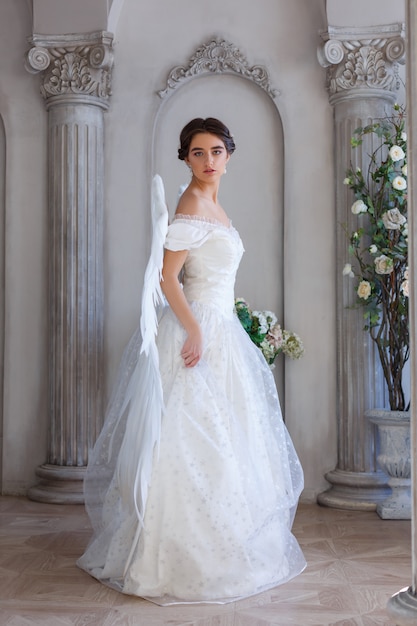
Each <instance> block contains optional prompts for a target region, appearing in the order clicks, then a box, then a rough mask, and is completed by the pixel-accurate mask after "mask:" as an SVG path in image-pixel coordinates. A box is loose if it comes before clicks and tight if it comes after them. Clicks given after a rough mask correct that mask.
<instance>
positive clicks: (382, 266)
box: [374, 254, 394, 274]
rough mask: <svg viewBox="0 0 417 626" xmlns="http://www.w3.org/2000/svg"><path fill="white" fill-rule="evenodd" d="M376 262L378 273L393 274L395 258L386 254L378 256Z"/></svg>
mask: <svg viewBox="0 0 417 626" xmlns="http://www.w3.org/2000/svg"><path fill="white" fill-rule="evenodd" d="M374 264H375V271H376V273H377V274H391V272H392V270H393V269H394V263H393V260H392V259H390V258H389V257H388V256H386V255H385V254H381V256H377V257H376V259H374Z"/></svg>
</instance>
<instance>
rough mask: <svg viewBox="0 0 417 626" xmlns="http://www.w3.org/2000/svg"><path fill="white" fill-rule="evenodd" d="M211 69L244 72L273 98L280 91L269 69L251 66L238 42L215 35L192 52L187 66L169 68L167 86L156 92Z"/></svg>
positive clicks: (162, 93) (167, 90)
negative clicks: (273, 85) (238, 46)
mask: <svg viewBox="0 0 417 626" xmlns="http://www.w3.org/2000/svg"><path fill="white" fill-rule="evenodd" d="M210 73H214V74H238V75H239V76H243V77H244V78H247V79H249V80H251V81H253V82H254V83H256V84H257V85H258V86H259V87H261V88H262V89H264V90H265V91H266V93H267V94H268V95H269V96H270V97H271V98H275V97H276V96H277V95H278V93H279V92H277V91H276V90H275V89H273V88H272V87H271V82H270V78H269V73H268V70H267V69H266V68H265V67H264V66H262V65H253V66H250V65H249V63H248V61H247V59H246V57H245V55H244V54H243V53H242V52H241V51H240V50H239V48H237V46H235V45H234V44H233V43H231V42H229V41H226V40H224V39H220V38H218V37H215V38H213V39H211V40H210V41H209V42H208V43H207V44H203V45H202V46H200V47H199V48H198V49H197V50H196V51H195V52H194V54H193V55H192V57H191V58H190V61H189V63H188V66H187V67H185V66H183V65H177V66H176V67H174V68H173V69H172V70H171V71H170V73H169V76H168V79H167V83H166V87H165V89H162V90H161V91H158V95H159V96H160V97H161V98H165V97H166V96H168V95H170V94H171V93H172V92H173V91H174V90H175V89H177V88H178V87H180V86H181V85H182V84H183V83H185V82H187V81H189V80H191V79H192V78H195V77H197V76H201V75H204V74H210Z"/></svg>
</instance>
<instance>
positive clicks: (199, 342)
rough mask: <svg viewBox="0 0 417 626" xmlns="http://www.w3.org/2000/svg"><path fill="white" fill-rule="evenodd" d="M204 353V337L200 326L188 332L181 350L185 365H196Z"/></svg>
mask: <svg viewBox="0 0 417 626" xmlns="http://www.w3.org/2000/svg"><path fill="white" fill-rule="evenodd" d="M202 353H203V338H202V336H201V331H200V329H199V328H197V329H196V330H194V331H192V332H190V333H188V336H187V339H186V340H185V343H184V345H183V347H182V350H181V356H182V358H183V360H184V365H185V367H195V366H196V365H197V363H198V362H199V360H200V359H201V355H202Z"/></svg>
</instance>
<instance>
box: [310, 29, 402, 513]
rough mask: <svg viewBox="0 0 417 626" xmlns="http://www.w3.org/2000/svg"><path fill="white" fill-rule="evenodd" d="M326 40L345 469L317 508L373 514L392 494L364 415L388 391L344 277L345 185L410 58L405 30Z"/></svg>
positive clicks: (354, 32)
mask: <svg viewBox="0 0 417 626" xmlns="http://www.w3.org/2000/svg"><path fill="white" fill-rule="evenodd" d="M323 40H324V43H323V45H322V46H321V48H320V50H319V61H320V63H321V64H322V65H323V66H324V67H327V87H328V91H329V100H330V103H331V104H332V105H333V107H334V136H335V146H334V149H335V165H336V168H335V176H336V181H335V182H336V224H337V233H336V264H335V271H336V276H335V285H336V319H337V385H338V394H337V395H338V407H337V411H338V412H337V420H338V465H337V467H336V469H335V470H334V471H331V472H329V473H328V474H326V479H327V480H328V481H329V482H330V484H331V485H332V486H331V488H330V489H329V490H328V491H326V492H324V493H322V494H320V495H319V497H318V501H319V503H320V504H323V505H327V506H334V507H336V508H346V509H358V510H373V509H375V508H376V505H377V503H378V502H379V501H380V500H382V499H384V498H385V497H386V496H387V494H388V493H389V488H388V487H387V484H386V482H387V478H386V476H385V474H384V473H383V472H381V471H380V470H379V469H378V468H377V465H376V450H375V436H374V435H375V433H374V432H373V427H372V426H371V425H370V424H369V422H368V421H367V420H366V419H365V415H364V414H365V411H366V410H367V409H370V408H376V407H377V408H384V407H385V406H386V391H385V383H384V379H383V375H382V369H381V366H380V363H379V359H378V355H377V352H376V350H375V349H374V345H373V342H372V340H371V338H370V336H369V333H366V332H364V330H363V326H364V318H363V311H362V310H360V309H359V310H358V309H354V308H351V307H352V305H353V304H354V303H355V300H356V295H355V293H354V291H353V285H352V282H350V281H349V279H348V278H346V277H343V276H342V270H343V267H344V265H345V263H346V262H348V261H349V257H348V240H347V236H346V228H347V231H348V232H352V231H353V230H355V228H357V227H358V226H357V217H356V216H355V215H353V214H352V212H351V210H350V209H351V205H352V203H353V200H354V199H353V198H352V195H351V191H350V190H349V189H348V188H347V186H346V185H344V184H343V180H344V178H345V176H346V169H347V167H348V166H349V163H350V162H352V165H353V167H360V168H361V169H363V170H366V168H367V163H368V161H369V159H368V155H369V154H370V153H371V152H372V151H373V148H372V137H371V136H369V140H368V141H364V143H363V145H362V146H361V147H359V148H356V149H355V150H354V151H353V152H352V149H351V144H350V139H351V137H352V135H353V132H354V130H355V129H356V128H358V127H359V126H365V125H367V124H369V123H371V122H372V121H373V120H374V119H376V118H380V117H384V116H385V115H389V114H391V112H392V105H393V104H394V102H395V100H396V93H397V90H398V87H399V80H398V74H397V72H398V63H399V62H400V61H402V60H403V57H404V38H403V27H402V25H401V24H400V25H398V24H394V25H390V26H378V27H369V28H368V29H367V30H366V31H365V30H359V29H349V30H348V29H346V28H343V29H342V28H329V31H328V32H327V33H326V34H325V35H323Z"/></svg>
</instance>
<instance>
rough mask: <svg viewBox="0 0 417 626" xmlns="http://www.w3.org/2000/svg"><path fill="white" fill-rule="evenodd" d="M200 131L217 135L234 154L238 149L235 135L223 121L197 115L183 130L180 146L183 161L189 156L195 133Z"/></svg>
mask: <svg viewBox="0 0 417 626" xmlns="http://www.w3.org/2000/svg"><path fill="white" fill-rule="evenodd" d="M198 133H211V134H212V135H217V137H219V139H221V140H222V141H223V143H224V145H225V147H226V150H227V153H228V154H233V152H234V151H235V149H236V146H235V142H234V139H233V135H232V134H231V133H230V130H229V129H228V128H227V126H225V125H224V124H223V122H221V121H220V120H217V119H216V118H215V117H207V118H206V119H203V118H202V117H196V118H195V119H194V120H191V122H188V124H186V125H185V126H184V128H183V129H182V131H181V134H180V147H179V148H178V158H179V159H180V160H181V161H184V159H186V158H187V156H188V153H189V151H190V145H191V141H192V139H193V137H194V135H197V134H198Z"/></svg>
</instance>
